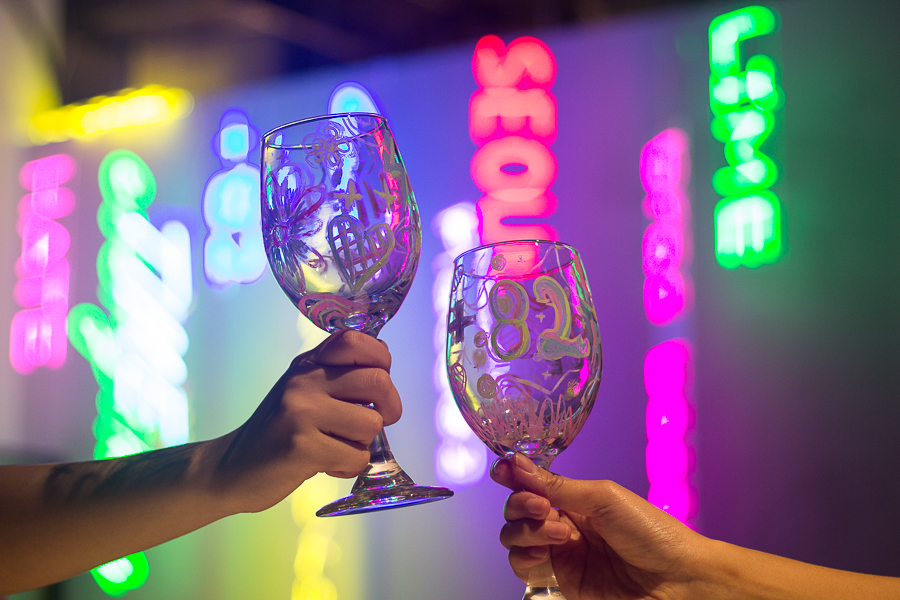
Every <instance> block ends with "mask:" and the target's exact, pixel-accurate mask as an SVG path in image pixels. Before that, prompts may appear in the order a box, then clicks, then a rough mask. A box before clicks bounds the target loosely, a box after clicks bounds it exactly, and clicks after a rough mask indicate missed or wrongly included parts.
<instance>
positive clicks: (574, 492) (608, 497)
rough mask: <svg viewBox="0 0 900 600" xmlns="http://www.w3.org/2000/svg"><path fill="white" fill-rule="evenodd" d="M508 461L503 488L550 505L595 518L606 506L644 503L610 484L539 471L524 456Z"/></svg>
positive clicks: (621, 488)
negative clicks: (547, 501) (527, 494)
mask: <svg viewBox="0 0 900 600" xmlns="http://www.w3.org/2000/svg"><path fill="white" fill-rule="evenodd" d="M508 462H509V465H508V466H509V472H508V474H505V476H506V477H507V479H505V480H504V485H507V484H509V485H511V486H512V487H513V488H514V489H522V490H527V491H529V492H532V493H533V494H537V495H538V496H543V497H544V498H547V499H548V500H549V501H550V504H552V505H553V506H555V507H557V508H561V509H564V510H566V511H569V512H574V513H578V514H581V515H585V516H598V515H600V514H601V513H602V512H604V511H605V510H606V509H607V508H608V507H610V506H613V505H615V504H618V503H622V502H626V503H628V504H631V505H633V506H640V505H643V504H645V502H644V501H643V500H642V499H641V498H640V497H638V496H637V495H636V494H634V493H632V492H630V491H628V490H626V489H625V488H623V487H622V486H620V485H618V484H616V483H613V482H612V481H582V480H578V479H567V478H566V477H563V476H561V475H556V474H555V473H550V472H549V471H546V470H544V469H541V468H539V467H538V466H537V465H535V464H534V463H533V462H531V461H530V460H529V459H528V458H527V457H525V456H523V455H522V454H516V455H514V456H513V457H512V459H511V460H510V461H508Z"/></svg>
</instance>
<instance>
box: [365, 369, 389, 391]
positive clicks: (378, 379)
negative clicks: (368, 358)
mask: <svg viewBox="0 0 900 600" xmlns="http://www.w3.org/2000/svg"><path fill="white" fill-rule="evenodd" d="M369 383H370V384H371V386H372V388H371V389H372V390H373V391H374V392H375V393H379V394H380V393H384V392H385V391H389V390H391V389H393V387H394V382H393V381H391V376H390V374H388V372H387V371H385V370H384V369H369Z"/></svg>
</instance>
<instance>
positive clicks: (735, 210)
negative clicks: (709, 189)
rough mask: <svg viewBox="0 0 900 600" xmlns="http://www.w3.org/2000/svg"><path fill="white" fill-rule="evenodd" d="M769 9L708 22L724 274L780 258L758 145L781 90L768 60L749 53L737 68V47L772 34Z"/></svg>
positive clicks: (776, 210) (770, 168)
mask: <svg viewBox="0 0 900 600" xmlns="http://www.w3.org/2000/svg"><path fill="white" fill-rule="evenodd" d="M775 26H776V17H775V13H773V12H772V11H771V10H770V9H768V8H765V7H762V6H749V7H747V8H742V9H740V10H736V11H733V12H730V13H727V14H724V15H721V16H718V17H716V18H715V19H713V21H712V23H710V25H709V65H710V71H711V74H710V77H709V96H710V108H711V109H712V113H713V121H712V125H711V129H712V134H713V137H715V138H716V139H717V140H718V141H720V142H722V143H724V144H725V159H726V160H727V161H728V166H727V167H722V168H721V169H719V170H717V171H716V172H715V173H714V174H713V180H712V184H713V188H714V189H715V190H716V192H717V193H718V194H719V195H721V196H724V198H723V199H722V200H720V201H719V202H718V204H716V208H715V216H714V218H715V229H716V259H717V260H718V261H719V264H720V265H722V266H723V267H725V268H726V269H735V268H737V267H739V266H741V265H743V266H745V267H758V266H760V265H762V264H766V263H772V262H775V261H776V260H778V257H779V256H780V255H781V205H780V203H779V201H778V198H777V197H776V196H775V194H774V193H772V192H771V191H769V189H768V188H770V187H772V185H773V184H774V183H775V181H776V180H777V179H778V169H777V168H776V166H775V163H774V161H772V159H771V158H769V157H768V156H767V155H766V154H764V153H763V152H762V151H761V149H760V146H762V144H763V143H764V142H765V141H766V139H767V138H768V137H769V136H770V135H771V134H772V131H773V130H774V128H775V114H774V111H775V110H776V109H778V108H779V107H780V106H781V103H782V101H783V95H784V94H783V92H782V91H781V89H780V87H779V86H778V84H777V83H776V69H775V63H774V61H773V60H772V59H771V58H770V57H768V56H764V55H756V56H751V57H750V58H749V59H747V63H746V66H742V65H741V53H740V44H741V42H743V41H745V40H748V39H750V38H754V37H757V36H762V35H767V34H769V33H772V32H773V31H774V30H775Z"/></svg>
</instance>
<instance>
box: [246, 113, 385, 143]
mask: <svg viewBox="0 0 900 600" xmlns="http://www.w3.org/2000/svg"><path fill="white" fill-rule="evenodd" d="M343 117H351V118H355V117H370V118H374V119H376V120H377V121H380V123H379V126H380V125H382V124H384V125H386V124H387V119H386V118H385V116H384V115H379V114H376V113H367V112H345V113H333V114H328V115H317V116H315V117H305V118H303V119H300V120H298V121H291V122H290V123H285V124H284V125H279V126H278V127H276V128H274V129H271V130H269V131H267V132H266V133H264V134H263V136H262V147H263V148H276V149H278V150H298V149H301V148H306V146H304V145H303V144H287V145H282V144H272V143H270V142H269V137H270V136H271V135H273V134H275V133H278V132H279V131H284V130H286V129H290V128H291V127H296V126H297V125H305V124H307V123H314V122H316V121H325V120H330V119H339V118H343ZM375 129H377V127H376V128H375ZM373 131H374V129H373ZM369 133H371V132H370V131H367V132H366V133H359V134H356V135H354V136H351V137H348V138H344V139H348V140H354V139H356V138H359V137H362V136H364V135H368V134H369Z"/></svg>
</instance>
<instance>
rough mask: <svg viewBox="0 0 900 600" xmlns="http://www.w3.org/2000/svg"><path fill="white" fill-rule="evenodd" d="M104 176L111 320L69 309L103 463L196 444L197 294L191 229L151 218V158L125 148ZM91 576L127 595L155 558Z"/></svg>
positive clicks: (102, 217) (94, 309)
mask: <svg viewBox="0 0 900 600" xmlns="http://www.w3.org/2000/svg"><path fill="white" fill-rule="evenodd" d="M98 179H99V183H100V193H101V196H102V197H103V201H102V202H101V204H100V208H99V210H98V212H97V223H98V225H99V227H100V231H101V233H103V236H104V237H105V238H106V242H104V244H103V246H102V247H101V248H100V252H99V255H98V257H97V275H98V278H99V282H100V285H99V287H98V292H97V294H98V297H99V300H100V302H101V304H102V305H103V306H105V307H106V308H107V310H108V311H109V316H107V315H106V313H104V312H103V310H102V309H101V308H100V307H98V306H96V305H94V304H79V305H77V306H74V307H73V308H72V310H71V311H70V312H69V317H68V332H69V339H70V341H71V342H72V345H73V346H74V347H75V349H76V350H77V351H78V352H79V353H80V354H81V355H83V356H84V357H85V358H86V359H87V360H88V362H89V363H90V365H91V369H92V370H93V372H94V377H95V378H96V380H97V384H98V385H99V388H100V391H99V394H98V396H97V407H98V412H99V414H98V416H97V420H96V422H95V424H94V434H95V436H96V438H97V445H96V446H95V449H94V456H95V458H98V459H102V458H112V457H116V456H124V455H127V454H133V453H137V452H142V451H144V450H149V449H151V448H154V447H159V446H169V445H173V444H182V443H185V442H187V441H188V437H189V430H188V399H187V395H186V394H185V392H184V389H183V388H182V387H181V386H182V384H183V383H184V382H185V380H186V379H187V366H186V365H185V363H184V359H183V357H184V355H185V353H186V352H187V348H188V336H187V332H186V331H185V330H184V327H183V324H184V322H185V320H186V319H187V315H188V312H189V310H190V306H191V301H192V296H193V292H192V283H191V247H190V238H189V235H188V231H187V229H186V228H185V226H184V225H183V224H182V223H180V222H178V221H169V222H167V223H165V224H164V225H163V226H162V229H159V230H158V229H156V227H154V226H153V225H152V224H151V223H150V221H149V220H148V219H147V213H146V210H147V208H148V207H149V206H150V204H151V203H152V202H153V199H154V196H155V195H156V181H155V179H154V177H153V172H152V171H151V170H150V168H149V167H148V166H147V165H146V163H144V161H143V160H141V158H140V157H138V156H137V155H136V154H134V153H132V152H128V151H126V150H117V151H115V152H111V153H110V154H109V155H107V156H106V158H104V159H103V161H102V162H101V163H100V172H99V176H98ZM125 563H128V564H125ZM111 565H113V566H111ZM92 574H93V576H94V578H95V579H96V580H97V581H98V583H99V584H100V586H101V587H102V588H103V589H104V590H105V591H107V593H111V594H114V595H121V594H122V593H124V592H125V591H128V590H129V589H134V588H135V587H138V586H140V585H142V584H143V582H144V581H145V580H146V576H147V575H146V574H147V567H146V558H145V557H144V555H143V554H141V553H139V554H137V555H132V556H128V557H125V558H121V559H119V560H118V561H113V562H112V563H108V564H107V565H103V566H101V567H98V568H96V569H94V570H93V571H92ZM109 590H114V591H109Z"/></svg>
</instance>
